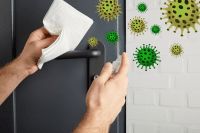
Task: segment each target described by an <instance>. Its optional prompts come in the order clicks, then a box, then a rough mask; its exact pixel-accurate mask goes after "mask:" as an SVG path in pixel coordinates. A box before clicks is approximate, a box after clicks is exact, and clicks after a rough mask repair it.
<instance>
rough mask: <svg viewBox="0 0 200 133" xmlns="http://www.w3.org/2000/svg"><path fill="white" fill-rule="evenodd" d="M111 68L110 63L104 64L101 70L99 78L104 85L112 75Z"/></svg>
mask: <svg viewBox="0 0 200 133" xmlns="http://www.w3.org/2000/svg"><path fill="white" fill-rule="evenodd" d="M112 72H113V66H112V64H111V63H106V64H105V65H104V67H103V68H102V70H101V73H100V76H99V78H100V79H101V80H102V81H103V82H104V83H105V82H106V81H107V80H108V79H109V78H110V77H111V75H112Z"/></svg>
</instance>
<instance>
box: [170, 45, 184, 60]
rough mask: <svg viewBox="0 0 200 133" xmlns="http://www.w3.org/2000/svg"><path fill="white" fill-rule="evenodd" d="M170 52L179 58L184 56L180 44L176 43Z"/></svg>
mask: <svg viewBox="0 0 200 133" xmlns="http://www.w3.org/2000/svg"><path fill="white" fill-rule="evenodd" d="M170 52H171V55H172V56H175V57H179V56H181V55H182V54H183V48H182V46H181V45H180V44H178V43H175V44H173V45H172V46H171V48H170Z"/></svg>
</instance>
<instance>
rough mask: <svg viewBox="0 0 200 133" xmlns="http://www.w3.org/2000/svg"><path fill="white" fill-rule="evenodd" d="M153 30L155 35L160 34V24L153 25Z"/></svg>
mask: <svg viewBox="0 0 200 133" xmlns="http://www.w3.org/2000/svg"><path fill="white" fill-rule="evenodd" d="M151 32H152V33H153V34H154V35H158V34H159V33H160V32H161V28H160V26H159V25H157V24H154V25H153V26H151Z"/></svg>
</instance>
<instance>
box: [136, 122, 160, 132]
mask: <svg viewBox="0 0 200 133" xmlns="http://www.w3.org/2000/svg"><path fill="white" fill-rule="evenodd" d="M133 133H157V127H156V126H155V125H151V124H134V127H133Z"/></svg>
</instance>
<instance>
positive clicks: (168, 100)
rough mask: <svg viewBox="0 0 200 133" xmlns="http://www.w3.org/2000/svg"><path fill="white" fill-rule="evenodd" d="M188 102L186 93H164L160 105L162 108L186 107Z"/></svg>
mask: <svg viewBox="0 0 200 133" xmlns="http://www.w3.org/2000/svg"><path fill="white" fill-rule="evenodd" d="M186 102H187V100H186V94H185V93H184V92H181V91H179V92H177V91H176V92H167V91H162V92H161V93H160V105H162V106H177V107H178V106H185V105H186Z"/></svg>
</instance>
